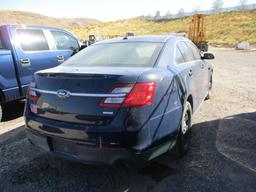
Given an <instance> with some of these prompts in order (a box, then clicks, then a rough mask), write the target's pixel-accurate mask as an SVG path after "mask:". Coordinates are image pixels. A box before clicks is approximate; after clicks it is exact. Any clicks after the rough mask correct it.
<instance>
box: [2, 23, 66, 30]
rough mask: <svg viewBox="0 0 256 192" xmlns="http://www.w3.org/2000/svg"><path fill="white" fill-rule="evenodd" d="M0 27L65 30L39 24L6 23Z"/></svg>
mask: <svg viewBox="0 0 256 192" xmlns="http://www.w3.org/2000/svg"><path fill="white" fill-rule="evenodd" d="M0 27H14V28H37V29H49V30H51V29H52V30H64V29H61V28H58V27H49V26H37V25H22V24H20V25H18V24H4V25H0Z"/></svg>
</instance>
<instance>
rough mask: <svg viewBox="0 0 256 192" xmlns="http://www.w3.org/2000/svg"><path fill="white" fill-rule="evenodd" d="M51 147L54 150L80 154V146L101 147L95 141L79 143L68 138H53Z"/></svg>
mask: <svg viewBox="0 0 256 192" xmlns="http://www.w3.org/2000/svg"><path fill="white" fill-rule="evenodd" d="M51 147H52V151H53V152H57V153H65V154H69V155H75V156H78V155H79V153H80V148H81V147H83V148H88V149H89V148H99V145H97V144H94V143H79V142H74V141H69V140H66V139H59V138H52V139H51Z"/></svg>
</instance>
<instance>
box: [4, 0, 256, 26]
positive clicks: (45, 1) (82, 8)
mask: <svg viewBox="0 0 256 192" xmlns="http://www.w3.org/2000/svg"><path fill="white" fill-rule="evenodd" d="M223 1H224V7H232V6H236V5H237V4H238V3H239V0H223ZM213 2H214V0H105V1H104V0H0V9H11V10H21V11H28V12H34V13H38V14H42V15H47V16H50V17H58V18H61V17H68V18H74V17H87V18H94V19H98V20H101V21H114V20H119V19H127V18H132V17H136V16H141V15H149V14H151V15H154V14H155V12H156V11H160V13H161V15H164V14H166V13H167V12H170V13H171V14H175V13H177V12H178V10H179V9H180V8H181V7H182V8H184V9H185V11H186V12H190V11H193V10H194V9H195V8H196V9H200V10H207V9H211V7H212V4H213ZM248 3H249V4H251V3H256V0H248Z"/></svg>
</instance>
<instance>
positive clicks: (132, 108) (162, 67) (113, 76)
mask: <svg viewBox="0 0 256 192" xmlns="http://www.w3.org/2000/svg"><path fill="white" fill-rule="evenodd" d="M213 58H214V56H213V55H212V54H210V53H204V54H201V53H200V52H199V50H198V49H197V48H196V46H195V45H194V44H193V43H192V42H191V41H189V40H188V39H186V38H183V37H177V36H141V37H140V36H137V37H124V38H118V39H114V40H108V41H103V42H100V43H96V44H94V45H92V46H90V47H88V48H86V49H84V50H83V51H81V52H79V53H78V54H76V55H75V56H73V57H72V58H70V59H69V60H67V61H66V62H64V63H63V64H61V65H60V66H58V67H55V68H51V69H48V70H44V71H39V72H37V73H36V74H35V80H34V81H33V82H32V83H31V84H30V87H29V89H28V92H27V104H26V109H25V120H26V131H27V135H28V138H29V140H30V141H31V143H33V144H34V145H36V146H38V147H40V148H42V149H44V150H46V151H49V152H51V153H53V154H56V155H60V156H63V157H68V158H71V159H73V160H78V161H82V162H85V163H93V164H95V163H100V164H114V163H116V162H119V161H148V160H151V159H154V158H156V157H157V156H159V155H161V154H163V153H166V152H167V151H169V150H170V149H172V148H173V147H174V146H175V145H176V147H177V149H178V152H179V154H180V155H184V154H185V153H186V152H187V150H188V147H189V135H190V134H189V133H190V128H191V124H192V117H193V114H194V113H195V112H196V111H197V110H198V108H199V106H200V105H201V103H202V102H203V101H204V100H205V99H207V98H209V97H210V93H211V88H212V74H213V69H212V66H211V65H210V64H208V63H207V62H206V61H205V60H206V59H213Z"/></svg>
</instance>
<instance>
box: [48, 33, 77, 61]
mask: <svg viewBox="0 0 256 192" xmlns="http://www.w3.org/2000/svg"><path fill="white" fill-rule="evenodd" d="M51 35H52V38H53V40H54V43H55V48H56V58H57V61H58V63H59V64H61V63H63V62H64V61H65V60H67V59H68V58H69V57H71V56H72V55H73V54H75V53H76V52H78V51H79V44H78V41H77V39H75V38H74V37H72V36H71V35H69V34H67V33H65V32H62V31H51Z"/></svg>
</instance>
